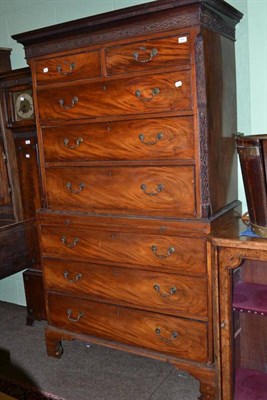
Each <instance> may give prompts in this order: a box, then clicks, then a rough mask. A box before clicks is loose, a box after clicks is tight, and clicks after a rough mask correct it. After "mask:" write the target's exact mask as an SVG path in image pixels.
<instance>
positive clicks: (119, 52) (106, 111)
mask: <svg viewBox="0 0 267 400" xmlns="http://www.w3.org/2000/svg"><path fill="white" fill-rule="evenodd" d="M240 18H241V14H240V13H239V12H237V11H236V10H235V9H234V8H233V7H231V6H230V5H229V4H227V3H226V2H221V1H217V0H209V1H207V0H202V1H200V0H174V1H169V0H160V1H157V2H152V3H151V4H145V5H141V6H136V7H133V8H129V9H126V10H118V11H115V12H112V13H107V14H104V15H100V16H94V17H89V18H85V19H83V20H79V21H72V22H70V23H65V24H60V25H57V26H54V27H49V28H44V29H41V30H37V31H33V32H28V33H25V34H21V35H15V36H14V38H15V39H16V40H18V41H19V42H20V43H22V44H23V45H24V47H25V52H26V57H27V60H28V63H29V65H30V66H31V70H32V76H33V82H34V98H35V104H36V113H37V115H38V140H39V143H40V149H41V151H40V165H41V172H42V187H43V192H44V202H43V205H42V209H41V210H40V211H39V212H38V232H39V238H40V245H41V251H42V267H43V269H44V276H45V280H44V285H45V291H46V305H47V315H48V326H47V329H46V343H47V352H48V354H49V355H51V356H54V357H60V356H61V354H62V345H61V342H62V340H64V339H65V340H72V339H75V338H81V339H82V340H92V341H94V342H95V343H99V344H103V345H106V346H111V347H115V348H119V349H123V350H127V351H130V352H134V353H137V354H142V355H146V356H150V357H155V358H158V359H161V360H165V361H166V360H168V361H169V362H172V364H173V365H174V366H175V367H177V368H182V369H185V370H186V371H188V372H189V373H191V374H192V375H193V376H195V377H196V378H197V379H198V380H199V382H200V397H199V399H201V400H208V399H213V400H214V399H215V398H216V396H217V394H218V387H217V386H216V376H217V370H216V369H215V366H214V361H215V358H214V357H215V354H214V336H213V291H212V279H213V273H214V271H213V265H212V264H211V258H210V255H211V245H210V243H207V234H208V233H210V232H211V231H212V229H213V228H217V227H218V226H219V225H220V223H221V222H223V220H224V219H225V218H226V217H227V215H233V212H234V211H233V210H234V208H235V207H236V206H237V205H238V203H237V185H236V153H235V147H234V146H235V143H234V136H233V133H234V132H235V131H236V112H235V62H234V36H235V25H236V23H237V22H238V21H239V19H240ZM98 56H99V58H98ZM86 57H92V58H93V59H94V60H95V61H93V63H92V70H91V71H90V72H89V71H88V70H89V69H90V64H89V63H87V65H86V63H85V58H86ZM94 57H95V58H94ZM79 60H80V61H79ZM97 60H99V64H98V61H97ZM46 62H47V63H46ZM80 62H81V64H80ZM74 64H75V66H74ZM46 65H47V67H46ZM63 66H64V68H63ZM58 67H59V68H58ZM46 68H48V71H46ZM51 68H52V70H51ZM49 71H50V72H51V71H52V72H51V75H49V73H50V72H49ZM45 76H46V77H47V78H46V77H45ZM65 78H66V79H65ZM229 82H231V84H229Z"/></svg>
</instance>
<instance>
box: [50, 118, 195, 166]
mask: <svg viewBox="0 0 267 400" xmlns="http://www.w3.org/2000/svg"><path fill="white" fill-rule="evenodd" d="M42 137H43V145H44V157H45V162H46V163H55V162H62V163H63V162H70V161H72V162H77V163H78V162H79V163H81V162H84V161H87V162H88V161H94V162H96V161H99V162H103V161H129V160H131V161H132V160H135V161H140V160H141V161H143V162H144V161H149V162H150V163H151V160H164V161H165V160H166V158H167V159H168V160H172V161H173V162H174V161H175V162H178V160H179V159H180V160H181V161H180V163H183V162H184V160H188V162H189V161H191V162H192V161H193V159H194V156H195V155H194V120H193V118H192V117H191V116H188V117H180V118H175V117H174V118H153V119H135V120H127V121H112V122H102V123H101V122H100V123H86V124H79V125H78V124H77V125H67V126H59V127H47V128H45V127H44V128H42ZM155 162H157V161H155ZM165 162H166V161H165Z"/></svg>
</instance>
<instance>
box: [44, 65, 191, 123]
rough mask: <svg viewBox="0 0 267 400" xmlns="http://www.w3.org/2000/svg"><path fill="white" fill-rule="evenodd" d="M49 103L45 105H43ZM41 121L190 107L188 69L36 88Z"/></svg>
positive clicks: (186, 108)
mask: <svg viewBox="0 0 267 400" xmlns="http://www.w3.org/2000/svg"><path fill="white" fill-rule="evenodd" d="M114 99H116V102H114ZM48 104H49V107H47V105H48ZM38 107H39V115H40V120H41V121H60V120H76V119H82V118H96V117H107V116H127V115H140V114H144V113H145V114H146V113H157V112H164V111H190V110H191V109H192V93H191V74H190V71H177V72H173V73H169V74H167V75H166V74H154V75H150V76H149V75H148V76H147V75H145V76H143V77H142V79H141V80H140V77H128V78H123V79H118V80H113V79H111V80H109V81H99V82H96V83H87V82H85V83H84V84H81V83H79V84H78V83H75V84H72V85H70V84H69V85H64V86H62V87H61V86H60V87H56V88H54V87H50V88H49V89H48V88H47V87H41V88H40V89H39V90H38Z"/></svg>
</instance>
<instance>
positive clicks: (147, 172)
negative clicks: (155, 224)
mask: <svg viewBox="0 0 267 400" xmlns="http://www.w3.org/2000/svg"><path fill="white" fill-rule="evenodd" d="M46 189H47V198H48V208H49V209H52V210H59V209H60V210H69V211H75V210H76V211H89V212H98V213H101V212H113V213H114V214H115V213H119V214H134V215H136V214H139V215H162V214H165V215H166V216H172V217H178V218H179V217H181V218H186V217H193V216H194V214H195V193H194V169H193V168H192V167H190V166H188V167H184V166H180V167H165V166H164V167H158V166H157V167H145V168H144V167H135V168H131V167H109V168H107V167H106V168H105V167H98V168H93V167H90V168H88V167H79V170H77V169H74V168H71V167H62V168H59V167H55V168H48V169H47V170H46ZM114 193H116V196H115V197H114Z"/></svg>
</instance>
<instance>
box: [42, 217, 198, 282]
mask: <svg viewBox="0 0 267 400" xmlns="http://www.w3.org/2000/svg"><path fill="white" fill-rule="evenodd" d="M40 229H41V248H42V252H43V255H44V256H45V257H50V258H62V259H65V260H77V261H79V260H80V261H88V262H93V263H97V264H109V265H114V264H115V265H116V266H117V265H123V266H124V265H127V266H128V267H130V268H132V267H134V268H136V266H138V265H140V266H145V267H146V269H148V270H155V269H157V270H159V271H170V272H172V273H183V274H191V275H197V276H198V275H205V274H206V242H205V240H204V239H201V238H191V237H190V238H188V237H177V236H164V235H148V234H139V233H130V232H123V231H120V232H117V231H116V232H112V231H102V230H97V229H95V228H94V229H91V230H90V229H86V230H85V229H81V228H79V227H75V226H72V227H70V226H68V225H64V224H60V225H58V226H53V225H51V226H50V225H41V228H40Z"/></svg>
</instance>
